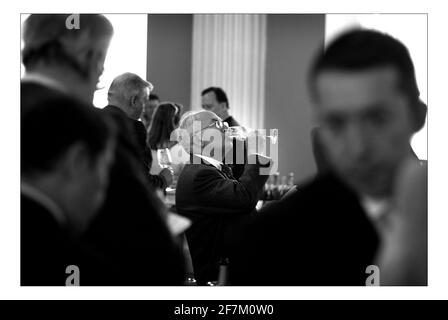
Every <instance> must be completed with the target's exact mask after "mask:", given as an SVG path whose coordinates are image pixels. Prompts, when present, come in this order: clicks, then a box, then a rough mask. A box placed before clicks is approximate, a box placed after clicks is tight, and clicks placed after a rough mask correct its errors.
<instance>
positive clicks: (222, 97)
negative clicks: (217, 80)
mask: <svg viewBox="0 0 448 320" xmlns="http://www.w3.org/2000/svg"><path fill="white" fill-rule="evenodd" d="M210 92H213V93H214V94H215V97H216V101H218V102H219V103H223V102H225V103H226V105H227V108H229V99H228V98H227V94H226V93H225V91H224V90H223V89H222V88H220V87H208V88H207V89H204V90H202V92H201V96H203V95H206V94H207V93H210Z"/></svg>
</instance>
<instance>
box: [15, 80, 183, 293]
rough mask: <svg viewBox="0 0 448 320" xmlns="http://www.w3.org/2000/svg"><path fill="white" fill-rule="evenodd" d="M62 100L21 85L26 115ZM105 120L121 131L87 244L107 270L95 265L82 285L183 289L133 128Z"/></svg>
mask: <svg viewBox="0 0 448 320" xmlns="http://www.w3.org/2000/svg"><path fill="white" fill-rule="evenodd" d="M60 94H61V93H59V92H57V91H55V90H52V89H49V88H46V87H44V86H42V85H40V84H35V83H22V86H21V98H22V101H21V108H22V112H26V110H27V109H29V108H32V107H33V104H34V102H35V101H37V100H39V99H42V98H46V97H49V96H50V95H60ZM92 108H93V106H92ZM104 114H105V116H110V117H111V119H112V121H114V122H115V124H116V126H117V128H118V137H117V146H116V150H115V157H114V158H115V161H114V164H113V166H112V168H111V172H110V179H109V188H108V190H107V195H106V199H105V203H104V205H103V206H102V208H101V209H100V212H99V214H98V216H97V218H96V219H95V220H94V221H93V223H92V225H91V227H90V229H89V230H88V233H87V236H86V239H85V241H86V244H87V246H88V247H89V249H90V250H92V251H94V252H97V257H98V258H99V259H100V260H101V261H102V265H103V263H105V264H107V265H108V268H102V269H101V268H100V267H98V264H96V263H95V262H92V263H91V264H90V265H88V266H89V267H88V268H87V269H89V270H87V271H89V272H84V273H83V274H87V275H85V276H84V277H83V280H82V283H83V284H85V285H180V284H182V282H183V278H184V261H183V257H182V253H181V251H180V248H179V246H178V245H177V243H176V242H175V240H174V239H173V238H172V236H171V234H170V232H169V230H168V228H167V225H166V223H165V217H164V213H165V206H164V204H163V203H162V201H161V200H160V199H159V198H158V197H157V196H156V194H155V192H154V189H153V188H151V186H149V184H148V181H147V178H146V177H145V175H144V174H143V172H142V166H141V161H140V157H139V153H138V147H136V143H135V141H134V139H133V132H132V128H130V127H129V124H128V122H127V121H126V118H122V117H121V116H117V115H116V114H113V115H112V114H109V115H108V113H106V112H105V113H104ZM61 134H63V133H61ZM25 236H26V235H25ZM84 269H86V268H84ZM98 270H101V271H100V272H99V271H98Z"/></svg>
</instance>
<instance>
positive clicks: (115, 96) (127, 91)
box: [108, 72, 153, 103]
mask: <svg viewBox="0 0 448 320" xmlns="http://www.w3.org/2000/svg"><path fill="white" fill-rule="evenodd" d="M145 88H148V89H149V91H151V90H152V89H153V85H152V84H151V83H150V82H148V81H146V80H143V79H142V78H141V77H139V76H138V75H136V74H134V73H131V72H126V73H123V74H121V75H119V76H117V77H115V79H114V80H113V81H112V83H111V85H110V87H109V92H108V100H109V103H113V102H120V103H129V100H130V99H131V98H132V97H133V96H139V95H140V94H141V92H142V91H143V90H144V89H145Z"/></svg>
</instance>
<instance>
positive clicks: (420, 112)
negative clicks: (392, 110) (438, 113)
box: [413, 99, 428, 132]
mask: <svg viewBox="0 0 448 320" xmlns="http://www.w3.org/2000/svg"><path fill="white" fill-rule="evenodd" d="M414 109H415V110H414V128H413V129H414V132H418V131H420V130H421V129H422V128H423V126H424V125H425V120H426V114H427V112H428V107H427V105H426V104H425V103H424V102H423V101H421V100H420V99H419V100H418V101H417V103H416V106H415V107H414Z"/></svg>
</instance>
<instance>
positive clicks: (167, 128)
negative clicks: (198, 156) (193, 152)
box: [147, 102, 190, 176]
mask: <svg viewBox="0 0 448 320" xmlns="http://www.w3.org/2000/svg"><path fill="white" fill-rule="evenodd" d="M181 113H182V105H180V104H177V103H172V102H162V103H161V104H160V105H159V106H158V107H157V108H156V109H155V111H154V113H153V118H152V121H151V125H150V127H149V130H148V140H147V141H148V145H149V146H150V148H151V153H152V158H153V159H154V160H153V162H152V166H151V170H150V173H151V174H159V173H160V172H161V171H162V170H164V168H165V166H169V167H171V168H172V169H173V170H174V174H175V176H178V175H179V173H180V171H181V169H182V167H183V164H184V163H186V162H188V161H189V160H190V157H189V155H188V153H187V152H186V151H185V150H184V148H183V147H182V146H181V145H180V144H179V143H178V142H177V140H175V138H177V136H176V133H175V132H174V131H175V130H176V129H177V127H178V126H179V120H180V117H181ZM171 138H173V139H171Z"/></svg>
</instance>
